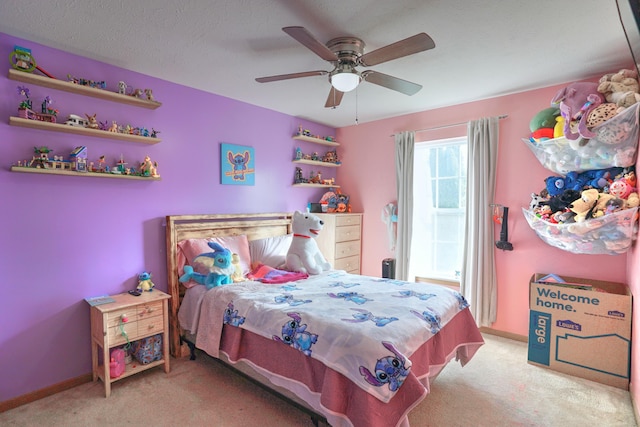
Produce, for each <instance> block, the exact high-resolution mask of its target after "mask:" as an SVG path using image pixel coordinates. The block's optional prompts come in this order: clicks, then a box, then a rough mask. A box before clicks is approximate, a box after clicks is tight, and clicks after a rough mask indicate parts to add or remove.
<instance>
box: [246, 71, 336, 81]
mask: <svg viewBox="0 0 640 427" xmlns="http://www.w3.org/2000/svg"><path fill="white" fill-rule="evenodd" d="M326 74H329V72H328V71H324V70H317V71H304V72H302V73H291V74H279V75H277V76H268V77H258V78H256V81H257V82H258V83H269V82H277V81H279V80H289V79H297V78H300V77H311V76H324V75H326Z"/></svg>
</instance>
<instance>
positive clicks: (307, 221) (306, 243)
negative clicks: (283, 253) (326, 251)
mask: <svg viewBox="0 0 640 427" xmlns="http://www.w3.org/2000/svg"><path fill="white" fill-rule="evenodd" d="M323 225H324V222H323V221H322V220H321V219H320V218H318V217H317V216H315V215H313V214H310V213H302V212H300V211H295V212H294V213H293V221H292V223H291V228H292V230H293V238H292V239H291V246H289V251H288V252H287V266H286V268H287V270H289V271H298V272H300V273H307V274H320V273H322V272H323V271H328V270H331V264H329V263H328V262H327V260H326V259H325V258H324V256H323V255H322V253H321V252H320V249H318V244H317V243H316V241H315V238H316V237H317V236H318V234H319V233H320V231H321V230H322V226H323Z"/></svg>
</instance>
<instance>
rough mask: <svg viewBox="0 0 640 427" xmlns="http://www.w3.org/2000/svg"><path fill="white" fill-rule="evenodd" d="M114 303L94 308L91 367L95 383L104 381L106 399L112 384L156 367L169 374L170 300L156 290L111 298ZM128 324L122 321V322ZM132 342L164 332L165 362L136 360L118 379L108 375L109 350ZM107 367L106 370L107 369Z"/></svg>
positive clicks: (92, 315) (163, 357) (112, 296)
mask: <svg viewBox="0 0 640 427" xmlns="http://www.w3.org/2000/svg"><path fill="white" fill-rule="evenodd" d="M111 298H113V299H114V300H115V301H114V302H111V303H107V304H101V305H96V306H92V307H91V365H92V369H93V381H97V380H98V378H100V379H101V380H102V381H103V382H104V392H105V396H106V397H109V395H111V383H112V382H114V381H118V380H121V379H122V378H126V377H128V376H130V375H134V374H137V373H138V372H142V371H145V370H147V369H150V368H153V367H155V366H159V365H164V371H165V372H166V373H169V369H170V368H169V357H170V356H169V317H168V313H169V311H168V301H169V298H171V297H170V296H169V295H167V294H165V293H164V292H161V291H158V290H153V291H151V292H143V293H142V295H140V296H137V297H136V296H133V295H129V294H128V293H124V294H118V295H111ZM123 316H124V318H125V319H126V322H122V319H123ZM123 329H124V332H125V333H126V335H127V336H128V338H129V342H134V341H136V340H139V339H142V338H145V337H150V336H152V335H157V334H160V333H162V340H163V341H162V355H163V356H162V359H161V360H157V361H154V362H151V363H149V364H147V365H143V364H141V363H138V362H136V361H134V362H132V363H130V364H127V366H126V369H125V371H124V372H123V373H122V375H120V376H119V377H118V378H111V375H110V372H109V361H110V359H111V358H110V350H111V348H113V347H118V346H122V345H124V344H126V343H127V337H126V336H125V335H124V334H123V333H122V330H123ZM98 347H99V348H100V349H102V361H103V362H102V364H99V363H98V351H99V349H98ZM105 365H106V368H105Z"/></svg>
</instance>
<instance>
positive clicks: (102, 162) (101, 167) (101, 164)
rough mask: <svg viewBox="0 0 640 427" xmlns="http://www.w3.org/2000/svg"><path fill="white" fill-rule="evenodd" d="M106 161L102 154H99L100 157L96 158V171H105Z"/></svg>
mask: <svg viewBox="0 0 640 427" xmlns="http://www.w3.org/2000/svg"><path fill="white" fill-rule="evenodd" d="M106 163H107V160H106V159H105V157H104V155H102V156H100V158H99V159H98V170H97V172H106V171H107V166H106Z"/></svg>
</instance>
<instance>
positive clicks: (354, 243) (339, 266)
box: [315, 213, 362, 274]
mask: <svg viewBox="0 0 640 427" xmlns="http://www.w3.org/2000/svg"><path fill="white" fill-rule="evenodd" d="M315 215H317V216H318V217H320V219H322V221H324V228H323V229H322V231H321V232H320V235H318V237H317V238H316V241H317V242H318V247H319V248H320V252H322V254H323V255H324V257H325V258H326V259H327V261H329V262H330V263H331V266H332V267H333V268H334V269H336V270H345V271H346V272H347V273H353V274H360V259H361V247H362V214H360V213H327V214H324V213H323V214H315Z"/></svg>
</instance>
